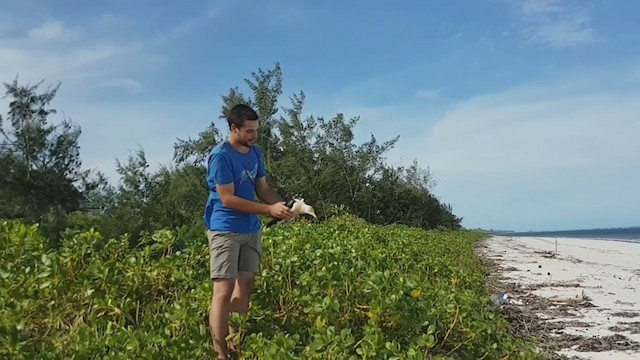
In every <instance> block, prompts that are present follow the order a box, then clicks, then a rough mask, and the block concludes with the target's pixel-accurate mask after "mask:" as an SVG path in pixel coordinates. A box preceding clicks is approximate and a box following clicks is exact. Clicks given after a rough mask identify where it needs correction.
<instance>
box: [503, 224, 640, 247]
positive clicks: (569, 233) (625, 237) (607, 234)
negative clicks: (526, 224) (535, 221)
mask: <svg viewBox="0 0 640 360" xmlns="http://www.w3.org/2000/svg"><path fill="white" fill-rule="evenodd" d="M508 235H509V236H536V237H556V236H557V237H563V238H584V239H597V240H617V241H627V242H637V243H640V227H631V228H619V229H590V230H565V231H531V232H509V234H508Z"/></svg>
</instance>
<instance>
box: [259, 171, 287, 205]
mask: <svg viewBox="0 0 640 360" xmlns="http://www.w3.org/2000/svg"><path fill="white" fill-rule="evenodd" d="M256 194H258V197H259V198H260V200H262V201H264V202H265V203H267V204H275V203H277V202H283V201H285V200H284V199H283V198H282V196H280V195H279V194H278V193H277V192H276V191H275V190H273V188H272V187H271V186H269V183H268V182H267V177H266V176H262V177H259V178H257V179H256Z"/></svg>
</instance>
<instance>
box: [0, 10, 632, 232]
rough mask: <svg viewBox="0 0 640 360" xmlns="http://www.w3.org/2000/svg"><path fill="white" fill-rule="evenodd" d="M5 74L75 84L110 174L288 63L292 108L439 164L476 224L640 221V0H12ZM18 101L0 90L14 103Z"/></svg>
mask: <svg viewBox="0 0 640 360" xmlns="http://www.w3.org/2000/svg"><path fill="white" fill-rule="evenodd" d="M0 8H1V9H2V12H0V81H3V82H11V81H13V79H15V78H16V76H18V80H19V81H20V82H21V83H36V82H38V81H41V80H44V83H43V84H44V85H43V86H46V85H48V84H56V83H58V82H60V83H61V84H62V85H61V87H60V90H59V92H58V95H57V96H56V99H55V100H54V103H53V104H52V106H53V107H54V108H56V109H58V110H59V111H60V113H59V115H58V119H59V118H61V116H63V115H64V116H66V117H67V118H69V119H71V120H72V121H73V122H74V123H75V124H77V125H79V126H80V127H81V128H82V135H81V138H80V145H81V156H82V160H83V166H84V167H85V168H89V169H97V170H100V171H102V172H103V173H105V174H107V175H108V176H110V178H111V179H112V180H113V181H114V182H115V181H117V174H116V172H115V167H116V159H119V160H121V161H126V159H127V157H128V156H130V155H133V154H134V152H135V151H136V150H137V149H139V148H142V149H144V151H145V152H146V155H147V158H148V160H149V162H150V164H151V170H153V169H157V168H158V167H159V166H160V165H161V164H169V163H170V162H171V158H172V155H173V144H174V143H175V142H176V139H177V138H182V139H184V138H188V137H197V136H198V133H199V132H200V131H202V130H204V129H205V128H206V127H207V126H208V124H210V122H211V121H214V122H215V123H216V125H217V126H218V127H219V128H221V129H222V130H223V131H226V128H225V124H223V123H222V122H220V120H219V119H218V118H219V115H220V108H221V105H222V100H221V97H222V96H223V95H225V94H227V93H228V91H229V89H230V88H232V87H236V86H238V87H240V89H241V90H244V91H246V92H248V91H247V90H248V89H247V88H246V86H245V84H244V79H245V78H247V77H250V75H251V73H252V72H254V71H257V70H258V69H260V68H261V69H265V70H266V69H270V68H272V67H273V65H274V64H275V63H276V62H278V63H280V65H281V67H282V71H283V78H284V93H283V95H282V98H281V99H280V105H281V106H287V105H289V97H290V96H291V95H292V94H293V93H295V92H298V91H300V90H302V91H304V92H305V94H306V105H305V113H308V114H313V115H315V116H324V117H331V116H334V115H335V114H337V113H343V114H345V115H346V116H349V117H352V116H359V117H360V121H359V123H358V126H357V128H356V135H357V139H356V140H357V141H358V142H359V143H361V142H364V141H366V140H368V138H369V137H370V136H371V134H373V135H374V136H375V137H376V138H377V139H378V140H380V141H384V140H389V139H392V138H393V137H395V136H396V135H399V136H400V139H399V142H398V144H397V145H396V146H395V148H394V149H393V150H392V151H390V152H389V153H388V155H387V160H388V162H389V163H390V164H396V165H400V164H404V165H409V164H411V162H412V161H413V160H416V161H417V162H418V164H419V165H420V166H422V167H424V168H427V167H428V168H429V170H430V171H431V172H432V174H433V176H434V178H435V179H436V180H437V185H436V186H435V187H434V188H433V193H434V194H435V195H436V196H437V197H438V198H439V199H440V200H441V201H442V202H444V203H447V204H450V205H451V206H452V208H453V212H454V213H455V214H456V215H458V216H460V217H462V218H463V221H462V225H463V226H465V227H467V228H485V229H500V230H516V231H529V230H565V229H580V228H603V227H625V226H637V225H640V186H639V184H640V141H638V139H640V119H638V114H640V40H639V39H640V38H638V36H637V33H638V32H640V22H638V21H636V18H637V17H636V16H635V14H638V13H640V2H638V1H635V0H618V1H615V2H614V1H610V0H474V1H468V0H447V1H444V0H441V1H404V2H401V3H398V2H393V3H392V2H388V1H377V0H375V1H367V2H337V1H336V2H317V1H293V0H290V1H289V0H272V1H269V2H265V1H217V0H215V1H189V2H181V3H177V2H169V1H149V0H141V1H135V2H133V1H132V2H129V1H123V0H115V1H109V2H95V1H62V0H60V1H56V2H48V1H33V0H21V1H7V0H0ZM6 109H7V99H5V98H0V113H2V114H6Z"/></svg>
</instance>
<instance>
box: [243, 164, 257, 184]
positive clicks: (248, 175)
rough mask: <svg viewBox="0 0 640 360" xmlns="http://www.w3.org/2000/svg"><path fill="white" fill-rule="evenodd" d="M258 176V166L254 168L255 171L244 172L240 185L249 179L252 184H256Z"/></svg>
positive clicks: (245, 170)
mask: <svg viewBox="0 0 640 360" xmlns="http://www.w3.org/2000/svg"><path fill="white" fill-rule="evenodd" d="M257 174H258V164H256V165H255V166H254V167H253V170H251V171H249V170H247V169H244V170H242V174H241V175H240V184H242V183H244V181H245V180H247V178H249V179H251V182H254V181H255V179H256V175H257Z"/></svg>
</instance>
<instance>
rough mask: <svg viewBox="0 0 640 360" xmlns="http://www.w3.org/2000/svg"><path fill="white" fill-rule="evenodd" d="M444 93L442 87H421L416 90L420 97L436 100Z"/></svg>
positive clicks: (417, 95)
mask: <svg viewBox="0 0 640 360" xmlns="http://www.w3.org/2000/svg"><path fill="white" fill-rule="evenodd" d="M441 94H442V89H420V90H418V91H417V92H416V97H417V98H419V99H427V100H435V99H438V98H439V97H440V96H441Z"/></svg>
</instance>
